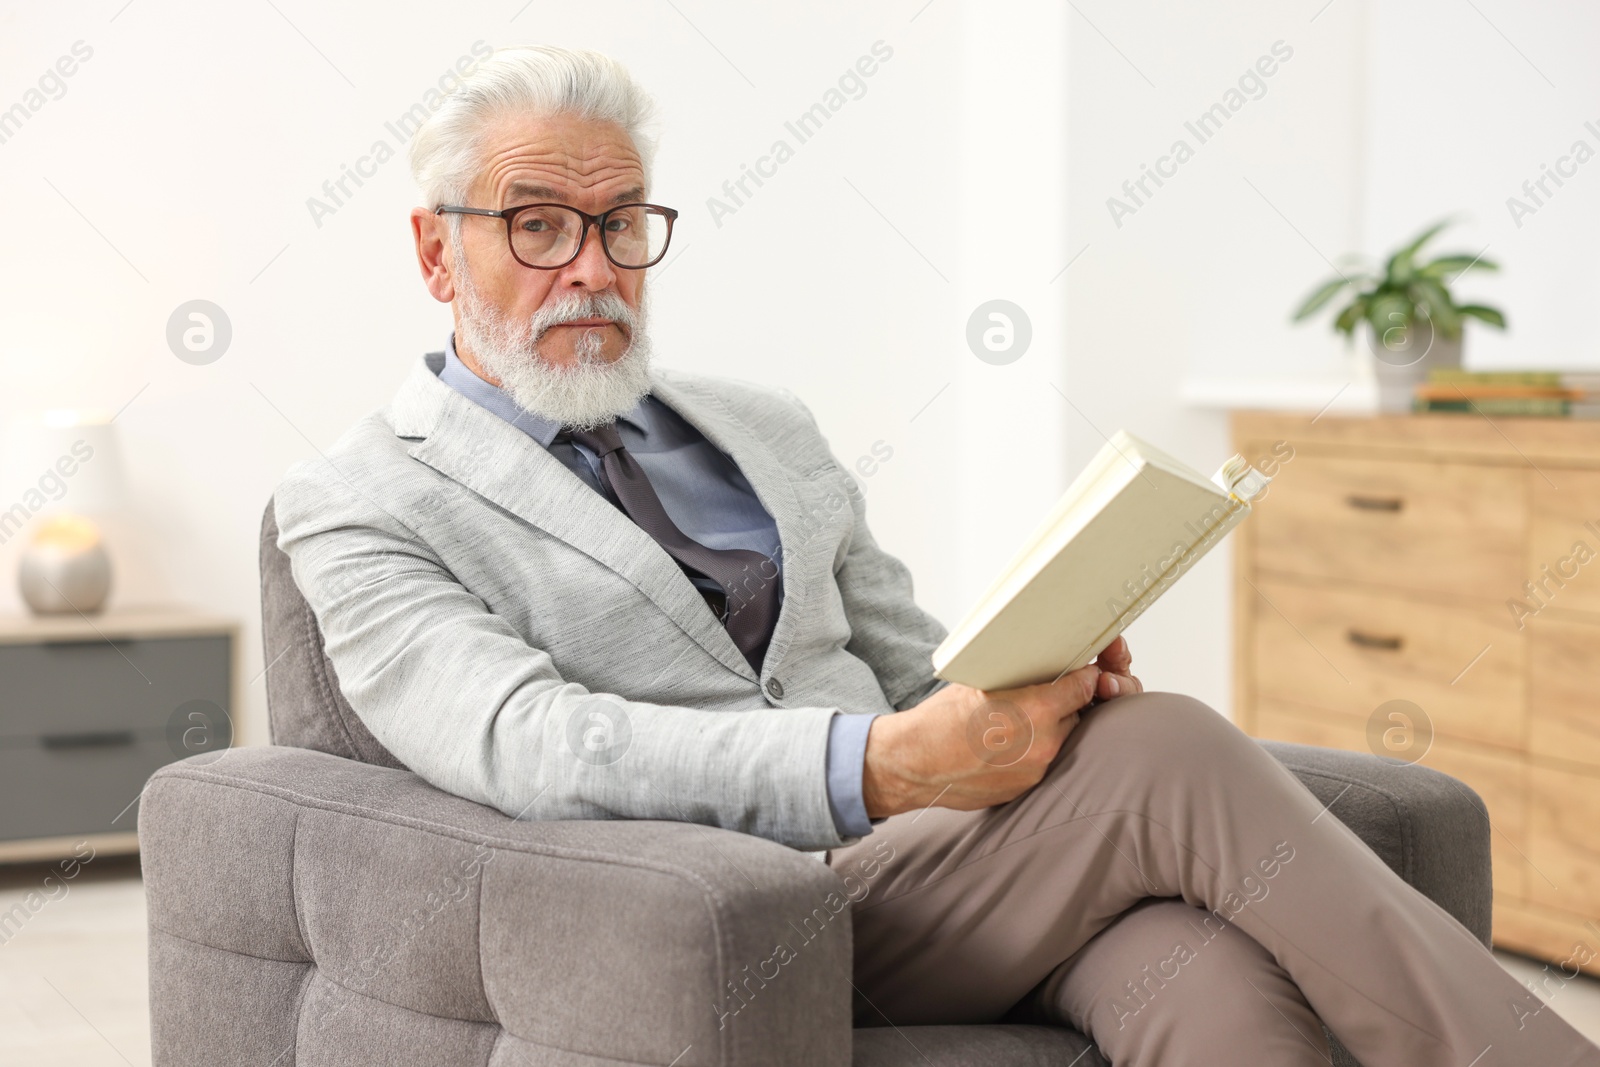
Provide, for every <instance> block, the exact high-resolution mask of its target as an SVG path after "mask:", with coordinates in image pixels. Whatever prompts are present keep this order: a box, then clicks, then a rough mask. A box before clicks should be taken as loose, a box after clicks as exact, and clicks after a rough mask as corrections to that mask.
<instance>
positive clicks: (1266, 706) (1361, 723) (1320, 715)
mask: <svg viewBox="0 0 1600 1067" xmlns="http://www.w3.org/2000/svg"><path fill="white" fill-rule="evenodd" d="M1257 722H1258V723H1259V734H1260V736H1262V737H1266V738H1271V739H1273V740H1276V741H1292V742H1294V743H1295V744H1300V745H1317V746H1320V747H1322V748H1342V749H1346V750H1349V751H1354V752H1370V751H1371V748H1370V747H1369V746H1368V743H1367V724H1366V720H1365V719H1363V718H1360V717H1357V716H1354V715H1340V714H1337V713H1333V712H1318V711H1312V710H1309V709H1298V708H1291V707H1287V706H1282V705H1278V704H1274V703H1272V702H1270V701H1269V702H1263V703H1262V705H1261V707H1260V708H1259V709H1258V711H1257ZM1420 762H1421V764H1422V766H1424V767H1429V768H1432V769H1433V770H1436V771H1439V772H1441V773H1443V774H1448V775H1450V777H1452V778H1455V779H1457V780H1458V781H1461V782H1463V783H1465V784H1466V785H1468V786H1470V787H1471V788H1472V790H1473V791H1474V792H1475V793H1477V794H1478V796H1480V797H1482V798H1483V804H1484V807H1486V808H1487V809H1488V810H1489V827H1490V836H1489V852H1490V859H1491V862H1492V863H1493V866H1494V888H1495V892H1496V893H1497V894H1500V895H1503V896H1505V897H1508V898H1511V899H1518V898H1521V897H1522V896H1524V895H1525V894H1526V892H1527V883H1528V879H1529V878H1530V877H1531V876H1530V874H1529V872H1528V861H1527V850H1528V835H1527V824H1528V802H1527V792H1528V791H1527V767H1526V765H1525V764H1524V762H1523V760H1522V757H1520V756H1518V755H1516V754H1514V753H1507V754H1503V755H1502V754H1499V753H1495V752H1493V751H1492V750H1488V751H1486V750H1484V749H1475V748H1473V747H1471V746H1468V745H1461V744H1456V743H1452V742H1450V741H1449V740H1448V739H1435V741H1434V743H1433V744H1432V745H1431V746H1430V747H1429V749H1428V752H1427V754H1426V755H1425V756H1423V758H1422V760H1421V761H1420ZM1336 812H1337V809H1336Z"/></svg>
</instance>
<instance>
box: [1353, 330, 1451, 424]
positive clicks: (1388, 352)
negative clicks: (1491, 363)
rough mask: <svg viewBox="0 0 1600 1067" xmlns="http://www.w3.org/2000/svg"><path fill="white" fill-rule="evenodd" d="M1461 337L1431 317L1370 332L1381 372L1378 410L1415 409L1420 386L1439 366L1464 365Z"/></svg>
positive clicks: (1376, 365) (1399, 411) (1375, 363)
mask: <svg viewBox="0 0 1600 1067" xmlns="http://www.w3.org/2000/svg"><path fill="white" fill-rule="evenodd" d="M1461 338H1462V334H1459V333H1458V334H1456V336H1455V337H1446V336H1444V334H1443V333H1441V332H1440V331H1438V330H1436V329H1434V326H1433V323H1432V322H1430V321H1428V320H1427V319H1421V320H1418V321H1416V322H1411V323H1407V324H1405V325H1404V326H1399V327H1394V328H1391V329H1389V330H1385V331H1384V332H1383V333H1382V334H1381V335H1380V334H1379V333H1378V332H1377V331H1376V330H1375V329H1374V330H1371V331H1369V333H1368V335H1367V344H1368V346H1369V347H1370V348H1371V349H1372V357H1373V369H1374V370H1375V371H1376V372H1377V376H1378V410H1379V411H1381V412H1383V413H1385V414H1404V413H1406V412H1409V411H1410V410H1411V405H1412V400H1413V399H1414V398H1415V396H1416V387H1417V386H1418V385H1419V384H1421V383H1422V382H1425V381H1427V380H1428V372H1429V371H1431V370H1433V369H1434V368H1435V367H1460V366H1461Z"/></svg>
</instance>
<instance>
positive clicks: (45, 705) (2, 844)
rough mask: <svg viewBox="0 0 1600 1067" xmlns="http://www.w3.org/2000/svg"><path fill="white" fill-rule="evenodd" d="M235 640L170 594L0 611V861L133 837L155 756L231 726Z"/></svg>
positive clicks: (221, 743)
mask: <svg viewBox="0 0 1600 1067" xmlns="http://www.w3.org/2000/svg"><path fill="white" fill-rule="evenodd" d="M237 644H238V632H237V627H236V625H235V624H234V623H232V622H231V621H229V620H226V619H219V618H216V617H214V616H209V615H204V614H201V613H198V612H193V611H186V610H183V609H177V608H173V609H166V610H156V609H146V610H121V611H111V612H107V613H105V614H102V615H97V616H91V617H89V618H82V617H78V616H71V617H50V618H5V619H0V861H5V860H21V859H43V858H49V857H53V856H57V855H69V854H70V853H71V851H72V848H73V846H74V845H75V844H77V843H78V842H80V841H84V840H88V841H90V842H92V843H93V844H94V845H95V849H96V851H97V852H102V853H103V852H116V851H133V850H135V849H137V847H138V840H137V837H136V835H135V833H134V827H135V823H136V820H137V818H138V808H137V805H136V804H135V803H134V802H135V801H136V800H137V798H138V796H139V792H140V790H141V789H143V787H144V783H145V781H146V780H147V779H148V778H149V777H150V775H151V774H152V773H154V771H155V770H156V768H158V767H160V766H162V765H163V764H166V763H171V762H172V761H174V760H177V759H182V758H183V757H185V756H189V755H195V754H197V753H201V752H206V751H214V750H218V749H221V748H225V747H227V745H228V744H229V743H230V742H231V740H232V718H231V716H232V714H233V711H234V708H235V707H236V706H237V700H236V689H237V670H236V656H237Z"/></svg>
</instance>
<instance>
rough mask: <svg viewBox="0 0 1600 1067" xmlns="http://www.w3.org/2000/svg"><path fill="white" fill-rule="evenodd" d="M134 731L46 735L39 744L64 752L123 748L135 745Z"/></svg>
mask: <svg viewBox="0 0 1600 1067" xmlns="http://www.w3.org/2000/svg"><path fill="white" fill-rule="evenodd" d="M133 741H134V737H133V731H132V730H101V731H99V732H97V733H84V734H45V735H43V736H42V737H40V738H39V743H40V744H42V745H43V746H44V747H45V748H48V749H55V750H58V751H59V750H62V749H75V748H121V747H123V746H125V745H131V744H133Z"/></svg>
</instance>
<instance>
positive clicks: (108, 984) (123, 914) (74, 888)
mask: <svg viewBox="0 0 1600 1067" xmlns="http://www.w3.org/2000/svg"><path fill="white" fill-rule="evenodd" d="M47 873H48V868H45V867H34V866H17V867H7V868H0V915H3V914H4V913H5V912H6V911H8V910H10V908H11V907H12V905H14V904H17V903H19V902H21V901H23V900H24V899H25V898H26V896H27V894H28V893H29V892H30V891H35V890H38V889H39V888H40V886H41V884H42V882H43V879H44V876H45V875H46V874H47ZM57 892H58V894H59V890H58V891H57ZM3 936H5V933H4V932H0V937H3ZM1499 956H1500V962H1501V965H1502V966H1504V967H1505V968H1506V969H1507V970H1508V971H1510V972H1511V973H1512V974H1514V975H1516V976H1517V977H1518V978H1520V979H1522V980H1524V981H1525V982H1526V981H1534V982H1541V981H1542V984H1543V985H1544V986H1545V988H1547V989H1550V990H1552V991H1553V992H1552V993H1551V995H1550V996H1549V998H1548V1000H1549V1004H1550V1010H1552V1011H1554V1012H1556V1013H1557V1014H1559V1015H1561V1016H1562V1017H1564V1018H1566V1019H1567V1020H1568V1021H1570V1022H1571V1023H1573V1025H1575V1026H1576V1027H1577V1028H1578V1029H1579V1030H1581V1031H1583V1033H1585V1034H1586V1035H1588V1037H1589V1038H1590V1039H1591V1040H1595V1041H1597V1042H1600V980H1596V979H1593V978H1588V977H1579V978H1578V979H1576V980H1574V981H1572V982H1570V983H1567V984H1566V985H1560V984H1558V983H1556V982H1553V981H1551V980H1549V978H1548V977H1547V976H1544V965H1543V964H1541V963H1535V962H1533V961H1531V960H1526V959H1522V958H1520V957H1516V956H1510V955H1506V954H1499ZM1542 976H1544V977H1542ZM147 991H148V980H147V978H146V975H145V940H144V889H143V885H142V883H141V882H140V881H139V869H138V864H137V861H135V860H132V859H126V858H118V859H113V858H109V857H108V858H104V859H98V860H95V861H94V862H93V863H91V864H90V865H88V866H87V867H85V868H84V870H83V873H82V874H80V875H79V877H78V878H77V879H75V880H74V881H72V882H71V883H69V884H68V892H67V893H66V894H65V895H58V896H57V898H56V899H55V900H51V901H48V902H47V903H45V904H44V906H43V907H41V908H39V910H38V911H37V912H35V913H33V914H32V915H31V916H30V917H29V918H28V920H27V921H26V922H25V923H24V924H23V926H22V927H21V928H20V929H18V930H16V932H15V934H14V935H12V936H10V938H9V940H5V941H4V942H3V943H0V1063H7V1064H9V1063H18V1064H23V1063H25V1064H29V1065H30V1067H68V1065H71V1067H117V1065H119V1064H122V1065H131V1067H148V1065H149V1063H150V1022H149V1016H148V1008H147V1005H146V1003H145V998H146V995H147Z"/></svg>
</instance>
